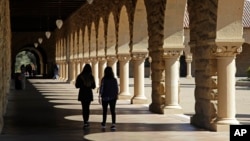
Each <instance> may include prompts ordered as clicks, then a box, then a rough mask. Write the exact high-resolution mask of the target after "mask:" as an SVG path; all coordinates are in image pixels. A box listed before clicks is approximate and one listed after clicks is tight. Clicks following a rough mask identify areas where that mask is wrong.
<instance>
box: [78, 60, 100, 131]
mask: <svg viewBox="0 0 250 141" xmlns="http://www.w3.org/2000/svg"><path fill="white" fill-rule="evenodd" d="M75 87H76V88H80V90H79V93H78V101H81V104H82V116H83V122H84V125H83V127H84V128H86V127H88V126H89V113H90V110H89V108H90V103H91V101H93V100H94V99H93V91H92V89H95V87H96V85H95V79H94V76H93V75H92V68H91V66H90V65H89V64H86V65H85V66H84V68H83V70H82V72H81V73H80V74H79V75H78V76H77V78H76V83H75Z"/></svg>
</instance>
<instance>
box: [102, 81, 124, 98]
mask: <svg viewBox="0 0 250 141" xmlns="http://www.w3.org/2000/svg"><path fill="white" fill-rule="evenodd" d="M118 91H119V90H118V83H117V80H116V79H115V78H111V79H107V78H103V79H102V81H101V87H100V95H101V97H102V100H104V101H108V100H113V99H117V98H118Z"/></svg>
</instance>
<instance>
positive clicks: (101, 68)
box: [98, 57, 107, 85]
mask: <svg viewBox="0 0 250 141" xmlns="http://www.w3.org/2000/svg"><path fill="white" fill-rule="evenodd" d="M98 60H99V64H98V71H99V74H98V76H99V84H100V85H101V80H102V78H103V76H104V69H105V68H106V66H107V60H106V58H105V57H99V58H98Z"/></svg>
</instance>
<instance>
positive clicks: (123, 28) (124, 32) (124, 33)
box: [118, 6, 130, 54]
mask: <svg viewBox="0 0 250 141" xmlns="http://www.w3.org/2000/svg"><path fill="white" fill-rule="evenodd" d="M118 31H119V32H118V54H124V53H125V54H128V53H129V50H130V48H129V43H130V33H129V31H130V30H129V19H128V14H127V9H126V7H125V6H122V9H121V12H120V18H119V29H118Z"/></svg>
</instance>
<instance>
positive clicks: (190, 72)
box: [186, 54, 192, 79]
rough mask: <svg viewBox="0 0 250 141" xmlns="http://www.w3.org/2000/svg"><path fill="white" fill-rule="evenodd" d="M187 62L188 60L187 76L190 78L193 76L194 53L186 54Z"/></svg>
mask: <svg viewBox="0 0 250 141" xmlns="http://www.w3.org/2000/svg"><path fill="white" fill-rule="evenodd" d="M186 62H187V76H186V78H188V79H190V78H192V71H191V68H192V67H191V62H192V55H191V54H188V55H186Z"/></svg>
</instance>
